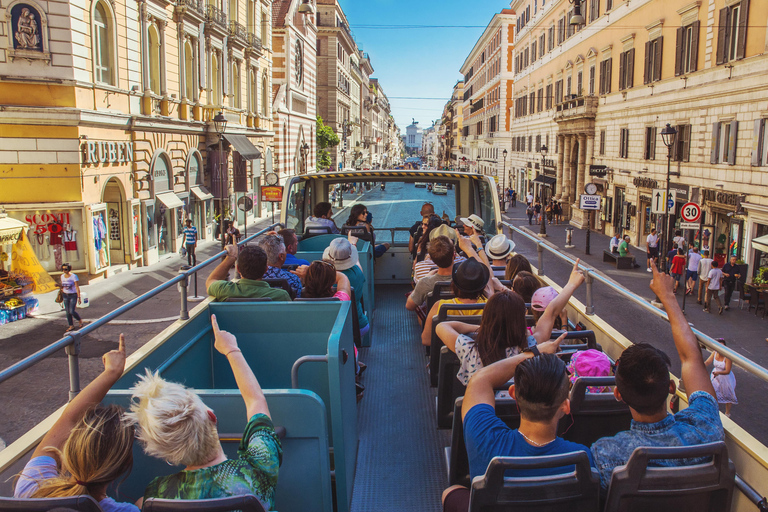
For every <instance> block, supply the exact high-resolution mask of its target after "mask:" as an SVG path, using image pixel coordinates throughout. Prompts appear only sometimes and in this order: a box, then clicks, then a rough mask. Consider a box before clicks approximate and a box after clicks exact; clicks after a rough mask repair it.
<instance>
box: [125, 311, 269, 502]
mask: <svg viewBox="0 0 768 512" xmlns="http://www.w3.org/2000/svg"><path fill="white" fill-rule="evenodd" d="M211 323H212V324H213V334H214V337H215V342H214V347H215V348H216V350H217V351H218V352H219V353H220V354H222V355H223V356H224V357H226V358H227V361H228V362H229V365H230V367H231V368H232V373H234V375H235V380H236V382H237V386H238V388H239V390H240V393H241V394H242V396H243V400H244V401H245V409H246V415H247V419H248V423H247V425H246V426H245V432H244V433H243V437H242V440H241V441H240V447H239V448H238V450H237V458H235V459H227V456H226V455H225V454H224V450H223V449H222V447H221V442H220V441H219V436H218V432H217V429H216V423H217V421H216V415H215V414H214V412H213V411H212V410H211V409H209V408H208V407H207V406H206V405H205V404H204V403H203V401H202V400H201V399H200V397H199V396H197V395H196V394H195V393H194V391H192V390H191V389H189V388H186V387H184V386H182V385H181V384H176V383H173V382H168V381H165V380H163V379H162V378H161V377H160V376H159V375H158V374H156V373H155V374H153V373H152V372H150V371H149V370H147V374H146V375H145V376H143V377H141V379H140V381H139V383H138V384H136V386H134V387H133V388H132V389H131V391H132V393H133V403H132V405H131V412H130V413H127V414H126V417H127V418H128V420H129V421H131V422H132V423H134V424H135V425H136V427H137V437H138V439H139V440H140V441H141V443H142V444H143V445H144V451H145V452H146V453H147V454H148V455H152V456H154V457H158V458H160V459H163V460H165V461H166V462H168V463H169V464H171V465H179V466H183V467H184V469H183V470H182V471H180V472H179V473H176V474H173V475H169V476H161V477H157V478H155V479H154V480H152V481H151V482H150V483H149V485H148V486H147V489H146V490H145V491H144V499H147V498H164V499H182V500H197V499H214V498H224V497H227V496H239V495H243V494H253V495H254V496H256V497H257V498H258V499H259V501H260V502H261V504H262V505H263V506H264V509H265V510H271V509H272V506H273V505H274V500H275V487H276V486H277V474H278V471H279V468H280V463H281V462H282V455H283V450H282V446H281V444H280V439H279V438H278V436H277V434H276V433H275V428H274V425H273V424H272V419H271V418H270V414H269V408H268V406H267V399H266V398H265V397H264V393H263V392H262V390H261V386H259V382H258V380H256V376H255V375H254V374H253V371H252V370H251V368H250V366H248V363H247V362H246V360H245V357H244V356H243V353H242V352H241V351H240V349H239V348H238V346H237V339H236V338H235V336H234V335H233V334H231V333H229V332H226V331H222V330H220V329H219V325H218V323H217V322H216V316H215V315H212V316H211ZM139 506H141V505H140V504H139Z"/></svg>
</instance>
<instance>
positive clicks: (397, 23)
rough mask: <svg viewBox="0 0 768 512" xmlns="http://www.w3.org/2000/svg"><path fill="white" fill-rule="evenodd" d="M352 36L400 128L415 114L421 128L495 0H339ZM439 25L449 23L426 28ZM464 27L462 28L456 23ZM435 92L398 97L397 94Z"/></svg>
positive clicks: (497, 5) (456, 76) (439, 105)
mask: <svg viewBox="0 0 768 512" xmlns="http://www.w3.org/2000/svg"><path fill="white" fill-rule="evenodd" d="M339 2H340V3H341V7H342V9H343V10H344V13H345V14H346V15H347V19H348V20H349V25H350V28H351V29H352V32H353V33H354V35H355V40H356V41H357V44H358V46H359V47H360V48H362V49H363V51H365V52H368V54H369V55H370V57H371V64H373V68H374V73H373V77H375V78H378V79H379V81H380V83H381V85H382V87H383V89H384V92H385V93H386V95H387V96H388V97H389V102H390V104H391V105H392V115H394V116H395V121H396V122H397V125H398V126H399V127H400V129H401V130H402V132H403V134H405V127H406V126H407V125H409V124H410V123H411V118H415V119H416V121H418V122H419V125H420V126H421V127H422V128H426V127H429V126H430V125H431V124H432V121H434V120H436V119H439V118H440V116H441V115H442V111H443V106H444V105H445V102H446V101H448V99H449V98H450V97H451V92H452V91H453V86H454V84H455V83H456V81H457V80H460V79H461V74H460V73H459V68H460V67H461V65H462V64H463V63H464V59H465V58H466V57H467V55H468V54H469V52H470V51H471V50H472V48H473V47H474V45H475V43H476V42H477V39H478V38H479V37H480V36H481V35H482V33H483V30H485V27H486V26H487V25H488V22H490V20H491V18H493V15H494V14H496V13H498V12H501V10H502V9H506V8H509V1H506V2H505V1H503V0H501V1H498V0H472V1H469V2H467V1H458V0H442V1H440V2H438V1H437V0H339ZM435 25H442V26H450V27H451V28H428V27H429V26H435ZM459 27H467V28H459ZM405 97H408V98H412V97H415V98H440V99H439V100H429V99H415V100H410V99H401V98H405Z"/></svg>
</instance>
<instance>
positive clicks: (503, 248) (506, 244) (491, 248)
mask: <svg viewBox="0 0 768 512" xmlns="http://www.w3.org/2000/svg"><path fill="white" fill-rule="evenodd" d="M514 248H515V242H513V241H512V240H510V239H509V238H507V237H506V236H505V235H496V236H494V237H493V238H491V239H490V241H489V242H488V243H487V244H486V245H485V253H486V254H487V255H488V256H489V257H490V258H491V259H492V260H503V259H504V258H506V257H507V256H509V253H511V252H512V250H513V249H514Z"/></svg>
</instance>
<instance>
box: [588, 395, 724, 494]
mask: <svg viewBox="0 0 768 512" xmlns="http://www.w3.org/2000/svg"><path fill="white" fill-rule="evenodd" d="M724 438H725V434H724V432H723V424H722V423H721V422H720V413H719V411H718V409H717V402H716V401H715V398H714V397H713V396H712V395H710V394H709V393H707V392H706V391H695V392H693V393H691V398H690V401H689V405H688V408H686V409H683V410H682V411H680V412H678V413H677V414H669V415H667V417H666V418H664V419H663V420H661V421H659V422H656V423H639V422H637V421H635V420H632V425H631V426H630V428H629V430H627V431H625V432H619V433H618V434H616V435H615V436H613V437H604V438H602V439H598V440H597V441H595V443H594V444H593V445H592V455H593V456H594V458H595V463H596V464H597V469H598V471H599V472H600V485H601V486H602V488H603V490H607V489H608V485H609V484H610V483H611V474H612V473H613V468H615V467H616V466H623V465H624V464H626V463H627V461H629V456H630V455H632V452H633V451H634V450H635V448H639V447H641V446H693V445H697V444H704V443H714V442H716V441H722V440H723V439H724ZM706 461H707V458H698V459H665V460H658V461H652V464H651V465H653V466H664V467H675V466H690V465H692V464H701V463H703V462H706Z"/></svg>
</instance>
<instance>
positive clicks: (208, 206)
mask: <svg viewBox="0 0 768 512" xmlns="http://www.w3.org/2000/svg"><path fill="white" fill-rule="evenodd" d="M209 224H213V199H209V200H207V201H206V202H205V225H206V226H207V225H209Z"/></svg>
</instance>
